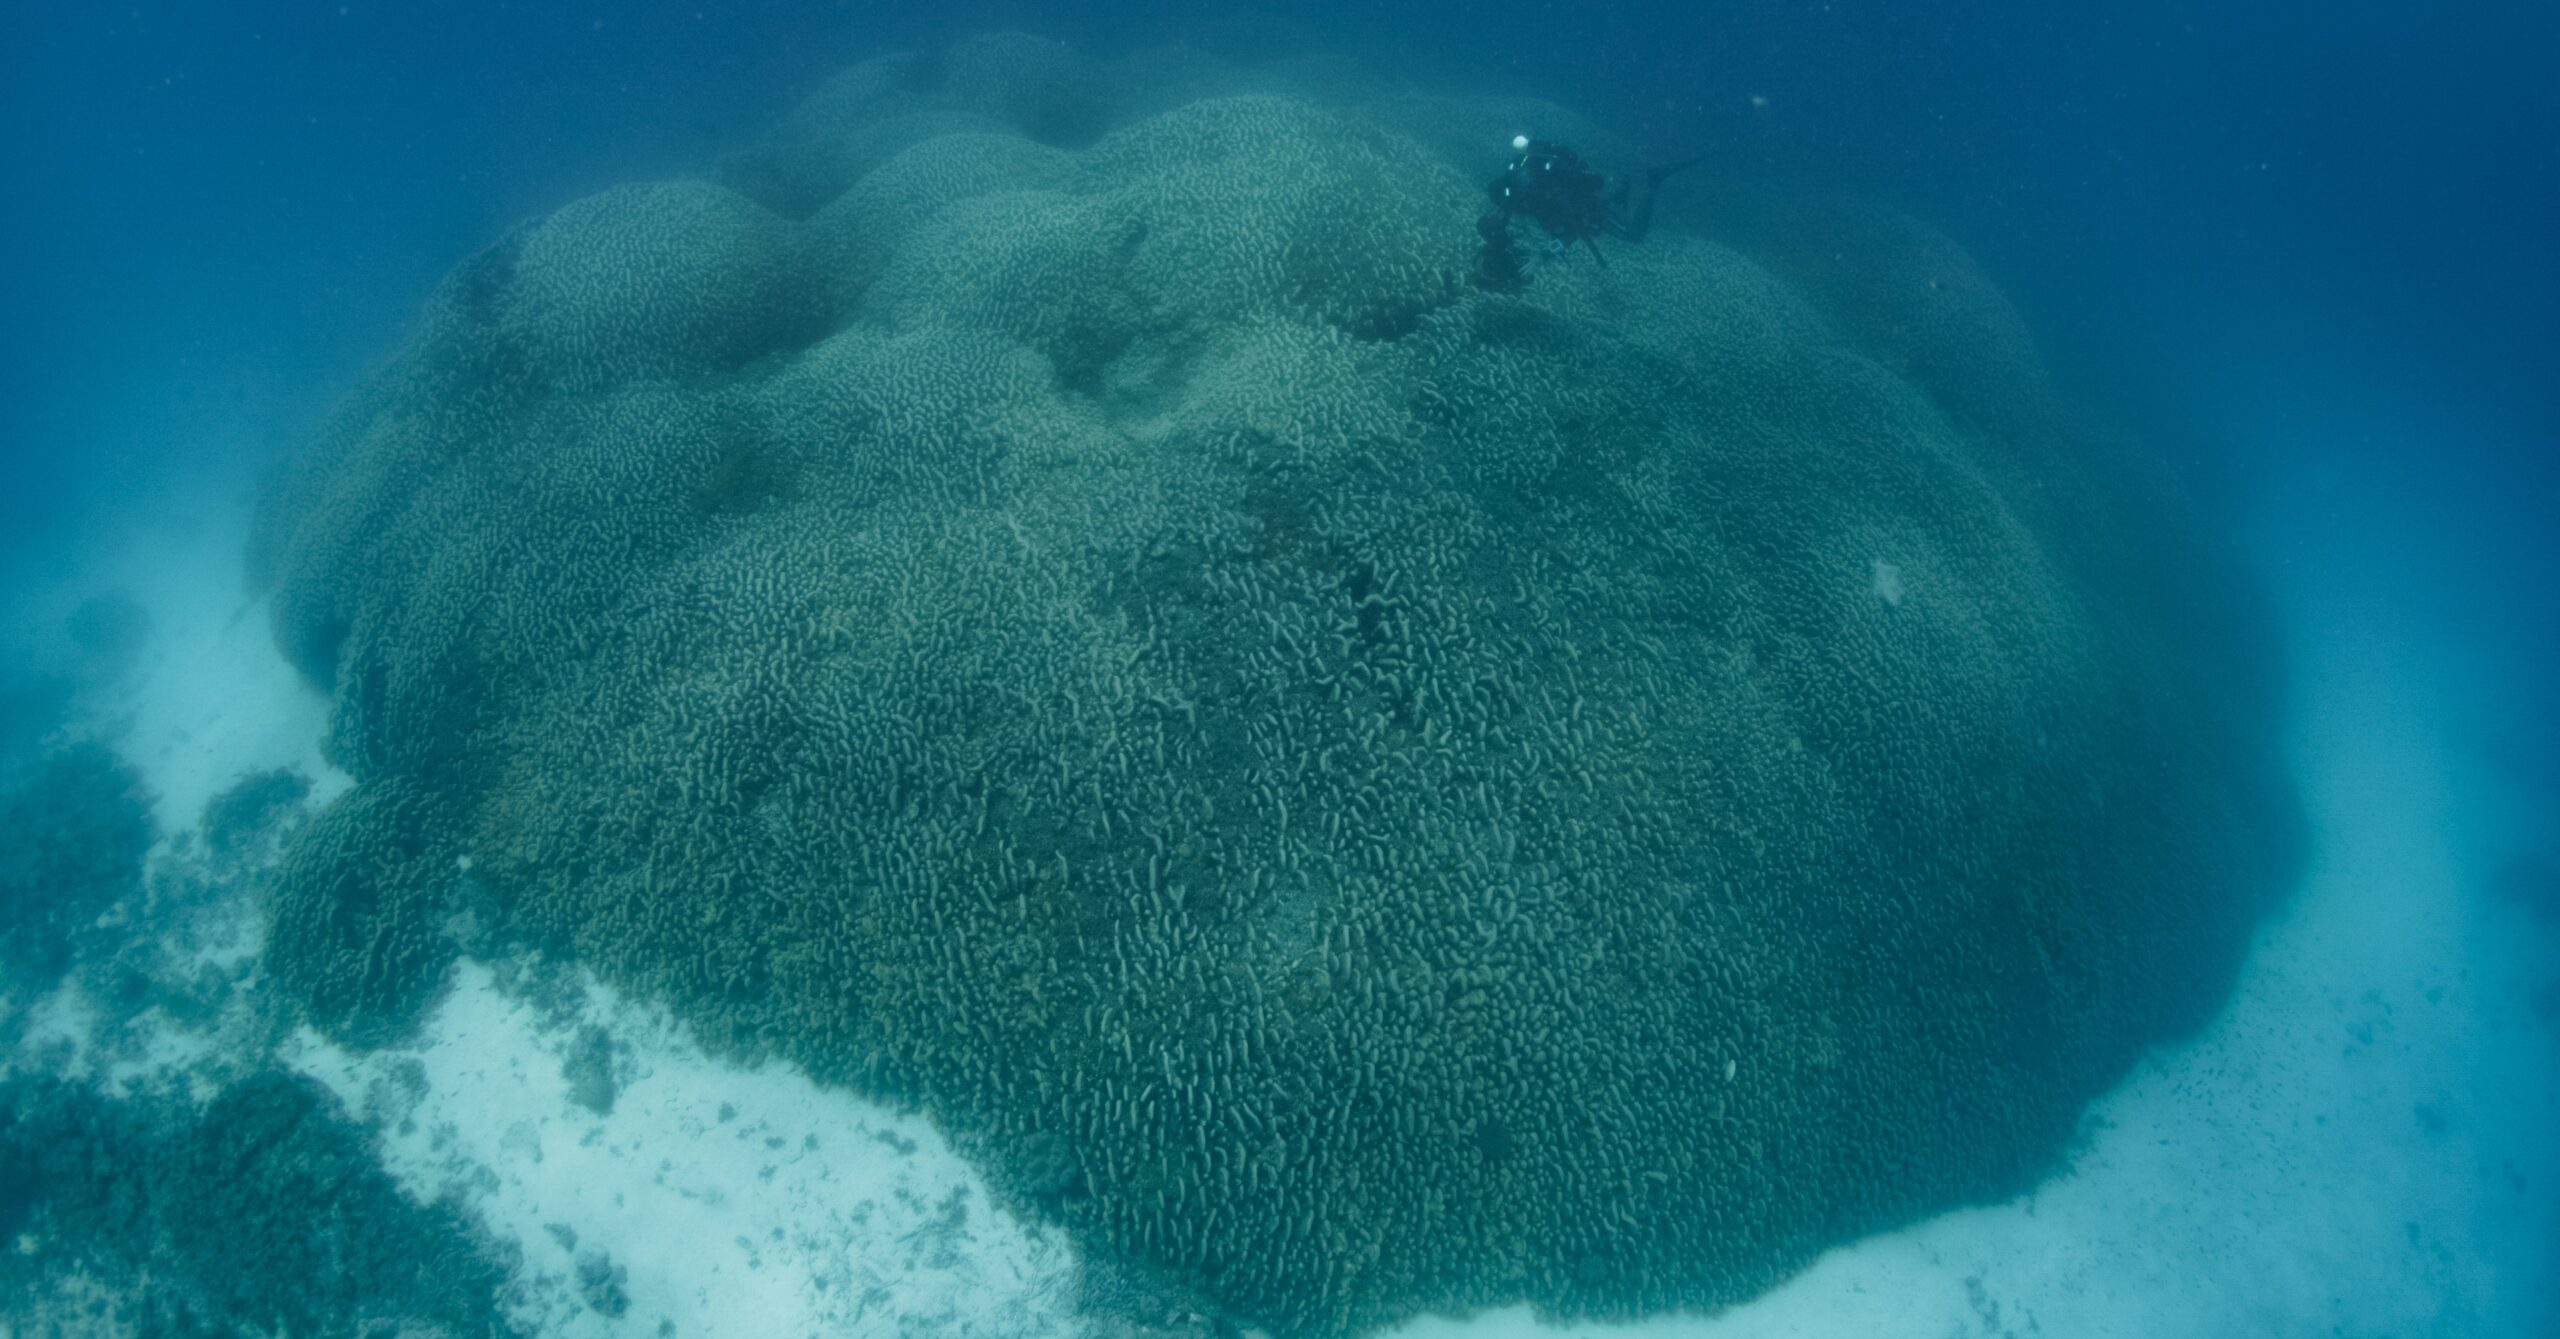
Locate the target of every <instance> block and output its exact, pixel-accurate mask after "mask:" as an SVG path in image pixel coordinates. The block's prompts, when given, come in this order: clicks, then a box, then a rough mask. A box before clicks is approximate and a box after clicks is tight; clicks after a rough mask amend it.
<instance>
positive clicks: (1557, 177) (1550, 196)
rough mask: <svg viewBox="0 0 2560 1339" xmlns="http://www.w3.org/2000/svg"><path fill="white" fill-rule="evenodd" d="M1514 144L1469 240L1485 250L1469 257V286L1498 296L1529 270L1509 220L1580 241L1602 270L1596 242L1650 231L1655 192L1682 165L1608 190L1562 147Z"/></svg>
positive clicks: (1597, 175) (1577, 157)
mask: <svg viewBox="0 0 2560 1339" xmlns="http://www.w3.org/2000/svg"><path fill="white" fill-rule="evenodd" d="M1514 143H1515V144H1517V145H1518V147H1519V151H1520V152H1519V156H1518V157H1516V158H1514V159H1512V160H1511V164H1510V166H1508V167H1506V168H1504V169H1503V170H1502V175H1501V176H1498V177H1496V178H1494V179H1493V180H1492V181H1491V182H1490V183H1488V184H1487V185H1486V186H1485V194H1486V195H1487V196H1489V197H1490V198H1491V199H1492V202H1493V207H1492V208H1491V209H1489V210H1487V211H1486V212H1485V214H1484V216H1483V217H1481V218H1479V219H1477V220H1476V235H1477V236H1479V237H1481V238H1483V239H1484V250H1483V251H1482V252H1481V253H1479V254H1478V256H1477V258H1476V284H1477V286H1478V287H1481V288H1487V289H1492V290H1495V291H1498V292H1508V291H1510V290H1512V289H1516V288H1518V287H1520V285H1521V283H1522V282H1523V279H1524V276H1525V274H1526V272H1527V269H1528V261H1527V258H1526V257H1525V256H1523V255H1522V254H1521V253H1520V249H1519V243H1518V242H1517V240H1516V239H1514V238H1513V237H1512V235H1511V221H1512V220H1513V219H1514V218H1527V219H1529V220H1531V221H1532V222H1534V223H1536V224H1537V225H1538V227H1539V228H1540V229H1542V230H1544V231H1545V233H1546V235H1547V236H1548V238H1550V239H1551V240H1553V241H1555V242H1559V243H1567V244H1570V243H1573V242H1580V243H1582V244H1583V245H1585V246H1587V247H1589V248H1591V255H1592V257H1593V259H1596V260H1600V262H1601V263H1602V264H1603V265H1605V264H1607V263H1608V261H1607V260H1606V259H1605V258H1602V257H1601V255H1600V242H1599V239H1600V237H1601V236H1602V235H1604V234H1605V235H1607V236H1610V237H1615V238H1618V239H1620V240H1622V241H1628V242H1635V241H1641V240H1643V238H1644V235H1645V232H1646V230H1647V229H1649V228H1651V227H1652V226H1653V201H1654V196H1655V194H1656V191H1655V187H1657V186H1660V185H1661V184H1662V179H1663V178H1664V177H1667V176H1669V175H1671V174H1672V173H1674V172H1677V171H1679V170H1680V169H1681V168H1683V167H1686V166H1688V164H1687V163H1674V164H1671V165H1670V166H1667V167H1657V168H1653V169H1651V170H1649V171H1646V172H1643V173H1641V174H1639V175H1637V176H1635V177H1630V178H1628V179H1627V180H1625V181H1621V182H1619V183H1617V184H1616V185H1615V186H1614V187H1613V186H1611V185H1610V183H1609V179H1608V178H1607V177H1604V176H1602V175H1600V173H1598V172H1596V171H1594V170H1592V168H1591V167H1590V165H1589V164H1586V163H1584V162H1583V161H1582V155H1580V154H1577V153H1575V152H1574V151H1573V150H1571V149H1569V148H1566V147H1565V146H1564V145H1561V144H1556V143H1553V142H1550V141H1547V140H1526V139H1524V140H1520V141H1514Z"/></svg>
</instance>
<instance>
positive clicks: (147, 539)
mask: <svg viewBox="0 0 2560 1339" xmlns="http://www.w3.org/2000/svg"><path fill="white" fill-rule="evenodd" d="M247 534H248V518H247V515H246V512H245V510H243V509H241V508H239V507H236V506H235V507H231V508H211V509H209V510H207V511H205V512H203V513H200V514H198V515H195V516H193V517H189V518H185V519H179V520H173V521H172V522H171V524H170V525H169V526H168V527H166V528H154V529H151V530H149V531H145V532H142V533H141V534H140V535H139V536H138V537H136V538H135V539H133V540H131V541H130V542H128V543H127V544H126V545H125V546H124V547H123V549H122V551H121V552H119V553H118V554H117V555H116V556H115V557H114V558H112V559H110V560H108V561H105V562H103V563H101V564H99V566H98V568H97V570H96V572H95V574H94V575H95V577H96V580H97V583H98V585H99V586H100V588H102V589H113V588H122V589H124V590H127V591H129V592H131V593H132V594H133V596H134V597H135V598H136V599H138V600H140V601H141V603H142V606H143V608H144V609H146V610H148V611H149V613H150V615H151V635H150V639H149V640H148V642H146V643H145V645H144V648H143V652H142V658H141V662H140V663H139V664H138V665H137V666H136V667H135V672H134V676H133V679H132V681H131V683H130V684H129V685H128V686H127V688H126V691H125V693H124V694H122V695H120V697H119V701H120V702H122V703H124V704H126V705H124V706H122V707H121V708H120V709H119V710H118V711H117V712H116V715H117V716H118V717H119V718H120V722H119V723H120V724H121V725H122V727H123V728H122V731H121V734H120V737H119V738H118V739H117V741H116V746H117V750H118V751H119V752H120V753H122V754H123V755H124V758H125V760H126V761H127V762H129V763H131V764H132V765H133V766H134V767H135V768H136V769H137V770H139V771H140V772H141V773H142V774H143V779H144V781H145V782H146V783H147V784H148V785H149V787H150V789H151V792H152V803H153V816H154V817H155V818H156V819H157V820H158V822H159V825H160V830H161V831H162V832H163V833H164V834H168V833H176V832H181V831H185V830H188V829H191V828H193V827H194V826H195V824H196V821H197V820H198V819H199V818H200V817H202V816H203V814H204V806H205V802H206V801H207V800H210V799H212V798H213V797H214V796H216V795H218V794H220V793H222V791H223V790H225V789H227V788H228V787H229V786H230V785H231V784H232V783H233V782H235V781H238V780H239V779H240V778H241V777H242V776H245V775H247V774H249V773H251V772H256V771H262V770H266V769H270V768H278V767H291V768H298V769H300V770H301V772H302V773H303V774H304V775H305V776H308V777H310V778H311V779H312V780H313V782H314V783H315V787H316V789H315V792H314V799H315V800H326V799H327V798H328V797H329V796H331V795H334V794H336V793H337V791H338V790H340V789H342V788H344V786H345V785H346V784H347V782H346V777H345V774H344V773H341V772H339V771H338V770H337V769H336V768H333V767H331V766H329V765H328V763H327V762H325V761H324V760H323V759H322V758H321V756H320V740H321V738H322V735H323V733H324V731H325V728H326V726H327V724H328V715H329V703H328V700H327V699H326V698H324V697H322V696H321V695H320V694H318V693H316V692H313V691H312V690H311V689H310V688H309V687H308V686H307V685H305V684H304V683H303V682H302V681H301V680H300V679H299V678H298V677H297V676H296V675H295V674H294V672H293V670H292V668H291V667H290V666H288V665H287V664H285V662H284V658H283V657H282V656H281V655H279V654H277V652H276V646H275V639H274V638H273V637H272V636H271V635H270V634H269V632H268V628H267V608H266V604H265V602H264V601H261V600H252V599H250V598H249V597H248V595H247V594H246V593H245V591H244V589H243V575H242V567H241V562H242V560H241V554H242V551H243V548H244V546H245V544H246V542H247V541H246V536H247Z"/></svg>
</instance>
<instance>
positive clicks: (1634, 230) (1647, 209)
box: [1618, 154, 1706, 242]
mask: <svg viewBox="0 0 2560 1339" xmlns="http://www.w3.org/2000/svg"><path fill="white" fill-rule="evenodd" d="M1705 156H1706V155H1704V154H1692V155H1691V156H1689V157H1687V158H1683V159H1681V160H1680V161H1678V162H1676V163H1664V164H1662V165H1661V166H1659V167H1648V168H1646V169H1645V170H1644V172H1643V173H1642V174H1641V175H1640V177H1639V178H1638V180H1639V181H1641V183H1642V189H1630V190H1629V191H1628V192H1627V194H1628V195H1629V196H1630V197H1632V198H1630V199H1629V200H1628V201H1627V217H1626V221H1625V222H1623V223H1621V224H1620V225H1619V227H1618V235H1619V236H1620V237H1623V238H1625V239H1626V240H1628V241H1630V242H1640V241H1643V240H1644V234H1645V230H1646V229H1648V228H1651V227H1652V226H1653V198H1654V194H1655V192H1656V191H1657V190H1658V189H1659V188H1660V187H1661V185H1662V182H1663V179H1664V178H1666V177H1668V176H1670V175H1671V174H1672V173H1674V172H1679V171H1682V170H1684V169H1687V168H1692V167H1696V166H1697V165H1698V162H1699V160H1700V159H1702V158H1704V157H1705ZM1635 184H1636V183H1635V182H1630V183H1629V185H1630V186H1631V187H1632V186H1634V185H1635Z"/></svg>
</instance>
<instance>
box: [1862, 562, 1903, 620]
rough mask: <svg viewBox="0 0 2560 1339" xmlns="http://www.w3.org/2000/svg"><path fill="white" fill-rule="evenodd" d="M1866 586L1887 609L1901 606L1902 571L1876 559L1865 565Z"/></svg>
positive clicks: (1893, 565)
mask: <svg viewBox="0 0 2560 1339" xmlns="http://www.w3.org/2000/svg"><path fill="white" fill-rule="evenodd" d="M1867 585H1868V588H1869V589H1871V590H1873V591H1874V592H1875V593H1876V598H1877V599H1879V600H1882V601H1884V602H1885V605H1886V606H1887V607H1888V608H1897V609H1898V608H1900V607H1901V606H1902V569H1901V568H1900V567H1898V566H1896V565H1895V564H1892V563H1889V562H1886V561H1885V560H1884V559H1882V558H1877V559H1875V560H1873V561H1872V562H1870V563H1869V564H1868V565H1867Z"/></svg>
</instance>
